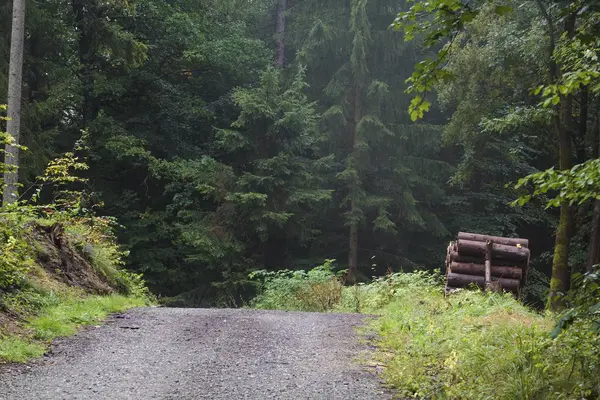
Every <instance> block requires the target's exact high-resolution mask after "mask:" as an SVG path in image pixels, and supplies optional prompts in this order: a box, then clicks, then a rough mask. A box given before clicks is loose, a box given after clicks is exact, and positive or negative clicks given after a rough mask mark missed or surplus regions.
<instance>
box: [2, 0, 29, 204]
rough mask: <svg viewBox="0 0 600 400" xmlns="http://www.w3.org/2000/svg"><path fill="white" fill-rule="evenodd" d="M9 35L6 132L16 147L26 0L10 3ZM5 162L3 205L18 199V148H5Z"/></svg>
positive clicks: (19, 126)
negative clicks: (6, 169) (7, 167)
mask: <svg viewBox="0 0 600 400" xmlns="http://www.w3.org/2000/svg"><path fill="white" fill-rule="evenodd" d="M12 13H13V14H12V33H11V39H10V64H9V72H8V74H9V75H8V112H7V114H8V118H9V120H8V122H7V124H6V131H7V132H8V133H9V134H11V135H12V137H13V138H14V140H15V144H16V145H18V144H19V133H20V129H21V90H22V89H21V88H22V82H23V49H24V48H25V46H24V41H25V0H13V11H12ZM5 151H6V153H5V155H4V157H5V158H4V162H5V163H6V164H7V166H9V168H10V170H9V171H6V172H4V184H5V187H4V193H3V196H2V202H3V204H10V203H12V202H14V201H15V200H16V199H17V183H18V181H19V173H18V171H17V168H19V148H18V147H17V146H12V145H8V144H7V145H6V146H5Z"/></svg>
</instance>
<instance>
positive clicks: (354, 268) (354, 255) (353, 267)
mask: <svg viewBox="0 0 600 400" xmlns="http://www.w3.org/2000/svg"><path fill="white" fill-rule="evenodd" d="M360 93H361V92H360V88H359V87H358V86H356V87H355V88H354V99H353V100H354V123H353V124H351V125H352V151H353V152H356V151H357V148H358V124H359V123H360V120H361V119H362V105H361V97H360ZM357 179H358V178H355V179H354V181H353V182H352V183H351V185H352V187H351V188H350V191H351V196H352V199H351V201H350V216H351V218H352V219H351V222H350V224H351V225H350V243H349V247H350V253H349V255H348V282H349V283H354V282H355V281H356V275H357V274H358V223H359V221H358V219H357V218H356V216H357V215H358V214H359V209H358V208H359V206H358V204H357V201H356V194H357V193H358V191H359V187H358V185H359V184H360V182H358V181H357Z"/></svg>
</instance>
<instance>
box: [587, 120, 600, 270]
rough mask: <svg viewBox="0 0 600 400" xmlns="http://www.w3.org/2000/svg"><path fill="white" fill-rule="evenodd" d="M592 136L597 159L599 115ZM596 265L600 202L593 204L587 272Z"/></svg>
mask: <svg viewBox="0 0 600 400" xmlns="http://www.w3.org/2000/svg"><path fill="white" fill-rule="evenodd" d="M594 136H595V142H594V145H595V154H594V155H593V157H598V156H600V113H599V115H598V116H597V120H596V125H595V132H594ZM597 264H600V200H596V201H595V202H594V214H593V217H592V229H591V232H590V243H589V246H588V262H587V271H588V272H592V267H593V266H594V265H597Z"/></svg>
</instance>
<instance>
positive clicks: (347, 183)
mask: <svg viewBox="0 0 600 400" xmlns="http://www.w3.org/2000/svg"><path fill="white" fill-rule="evenodd" d="M395 11H397V4H395V3H393V4H392V2H388V1H376V0H371V1H369V0H352V1H350V2H348V3H340V2H326V3H324V4H321V7H320V8H319V10H318V12H319V17H318V19H316V22H315V23H314V24H313V25H312V26H310V28H308V29H307V30H308V35H307V36H308V39H306V40H305V41H304V43H303V47H302V50H301V52H300V53H299V60H309V61H308V62H309V67H310V68H311V69H310V71H311V72H312V74H311V75H310V77H311V79H314V81H316V82H322V90H323V91H324V93H325V94H326V95H327V97H328V99H329V100H328V101H327V102H326V103H325V104H327V105H328V108H327V109H326V110H325V111H324V113H323V114H324V115H323V121H322V128H323V130H324V131H325V132H327V133H328V135H329V138H330V139H329V140H330V148H331V149H333V151H334V152H335V154H336V159H337V160H338V162H339V165H340V166H341V168H340V171H339V173H338V174H337V179H338V184H335V186H336V188H337V190H338V192H339V193H343V195H342V196H341V198H340V199H339V206H340V207H341V208H342V209H343V210H345V211H344V219H345V224H346V227H347V229H348V241H347V248H348V280H349V281H351V282H352V281H354V280H355V278H356V275H357V273H358V267H359V260H358V254H359V248H360V247H361V244H360V243H361V239H360V232H361V230H362V229H363V228H364V227H365V225H366V226H369V227H370V228H371V229H372V230H374V231H375V232H380V233H382V234H383V235H386V236H389V235H390V234H391V235H392V237H395V240H396V241H397V240H398V238H399V236H402V235H406V236H405V237H410V235H411V233H415V231H421V230H425V229H430V230H431V231H432V232H434V234H436V235H438V234H439V235H444V234H446V233H447V231H446V230H445V228H444V227H443V224H442V223H441V222H440V221H439V220H438V219H437V218H436V217H435V215H434V214H433V213H431V212H429V211H428V210H427V207H423V206H424V205H431V204H432V203H430V204H427V203H428V202H427V198H428V197H429V196H430V195H431V194H432V193H434V192H432V191H435V193H438V194H439V193H440V192H443V190H441V188H440V186H441V185H442V184H443V182H442V181H441V179H443V177H444V176H447V174H448V166H447V165H446V164H445V163H443V162H437V163H436V162H431V163H430V162H429V161H430V160H428V156H431V155H432V153H429V154H427V150H431V148H430V147H429V146H428V144H427V142H428V141H429V143H430V144H431V143H432V141H433V142H435V141H436V140H437V141H438V142H439V138H440V130H439V129H437V128H435V127H433V126H430V125H426V124H423V125H420V126H418V127H416V128H415V127H411V126H409V125H408V124H407V123H408V122H409V121H407V117H408V115H406V113H404V112H398V110H397V108H396V107H400V106H397V105H396V104H397V102H399V103H400V104H402V102H403V101H404V102H405V101H406V97H405V96H404V95H403V93H402V92H403V85H404V83H403V80H402V78H401V77H397V76H394V74H395V69H396V68H399V67H400V66H401V65H402V63H406V60H404V58H405V57H407V56H408V54H410V52H409V51H407V48H406V47H403V46H398V45H393V43H394V41H393V40H398V38H397V37H394V36H395V35H394V33H391V32H388V31H387V24H385V23H384V21H385V18H384V17H383V16H385V15H393V14H392V13H394V12H395ZM370 18H374V19H375V20H376V21H377V22H376V25H375V26H373V25H372V24H371V22H370ZM298 21H299V22H298V23H301V22H302V21H303V19H300V18H298ZM374 37H375V38H376V40H374ZM390 39H393V40H390ZM389 44H392V45H391V46H390V47H388V46H386V45H389ZM323 61H324V62H325V63H323ZM324 72H325V73H326V74H327V75H326V76H325V77H323V73H324ZM386 81H390V82H392V84H393V86H392V87H391V88H390V85H389V84H388V83H387V82H386ZM393 101H397V102H395V103H394V106H389V105H386V104H385V103H388V102H393ZM419 139H420V140H421V141H422V144H423V146H422V147H421V149H422V150H425V151H423V152H421V153H420V154H418V151H419V150H416V149H417V146H412V148H411V147H410V143H411V142H414V141H416V140H419ZM434 147H435V146H434ZM415 150H416V151H415ZM411 151H412V152H413V153H412V154H411ZM434 151H435V150H434ZM432 164H433V165H432ZM430 168H435V170H436V171H438V172H440V171H441V173H440V174H439V175H438V176H437V177H432V176H431V175H432V174H431V175H429V178H432V180H427V178H425V176H426V171H427V170H428V169H430ZM424 172H425V175H424V174H423V173H424ZM436 181H437V182H436ZM426 187H428V189H429V190H427V189H425V190H420V191H421V193H422V194H421V196H422V198H420V199H418V198H415V193H414V191H416V190H419V189H424V188H426ZM399 225H401V226H402V229H401V232H398V226H399ZM369 236H372V235H371V234H370V235H369ZM386 239H388V240H389V237H387V238H386ZM392 240H394V239H392ZM365 242H367V240H365ZM373 250H374V249H371V251H373ZM394 250H396V249H394ZM406 256H407V254H406V253H404V255H401V254H396V257H395V260H394V264H396V265H398V264H400V262H407V261H408V260H407V258H409V257H406ZM408 263H410V261H408ZM398 266H399V265H398Z"/></svg>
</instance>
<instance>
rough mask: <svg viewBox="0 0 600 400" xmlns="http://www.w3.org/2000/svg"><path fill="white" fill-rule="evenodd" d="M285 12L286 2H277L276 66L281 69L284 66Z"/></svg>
mask: <svg viewBox="0 0 600 400" xmlns="http://www.w3.org/2000/svg"><path fill="white" fill-rule="evenodd" d="M286 11H287V0H278V1H277V22H276V27H275V43H276V45H277V65H278V66H279V67H280V68H283V66H284V65H285V13H286Z"/></svg>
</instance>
